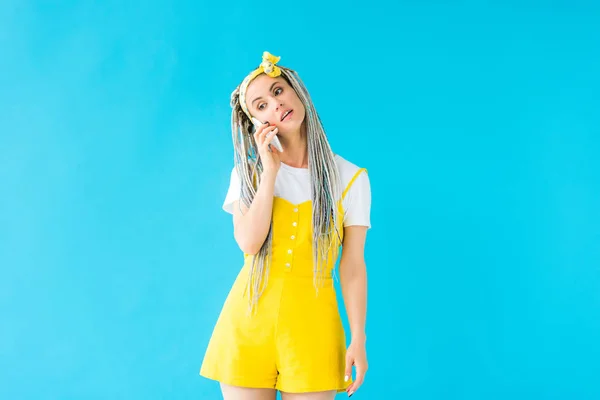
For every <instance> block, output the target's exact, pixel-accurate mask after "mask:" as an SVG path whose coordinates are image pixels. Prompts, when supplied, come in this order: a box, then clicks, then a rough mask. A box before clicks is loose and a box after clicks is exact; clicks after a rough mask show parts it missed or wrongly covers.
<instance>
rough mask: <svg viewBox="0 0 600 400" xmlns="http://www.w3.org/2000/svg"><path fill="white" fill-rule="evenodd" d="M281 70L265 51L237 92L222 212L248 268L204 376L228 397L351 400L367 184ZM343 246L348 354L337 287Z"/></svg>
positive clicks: (292, 76)
mask: <svg viewBox="0 0 600 400" xmlns="http://www.w3.org/2000/svg"><path fill="white" fill-rule="evenodd" d="M278 62H279V57H274V56H272V55H271V54H269V53H268V52H265V53H264V55H263V62H262V63H261V64H260V66H259V67H258V68H257V69H255V70H254V71H252V72H251V73H250V74H249V75H248V76H247V77H246V78H245V79H244V80H243V81H242V83H241V84H240V86H238V88H236V90H235V91H234V92H233V93H232V96H231V106H232V108H233V111H232V119H231V126H232V133H233V144H234V147H235V167H234V168H233V171H232V173H231V181H230V187H229V191H228V193H227V196H226V199H225V203H224V205H223V208H224V209H225V210H226V211H228V212H229V213H232V214H233V226H234V237H235V240H236V241H237V243H238V245H239V247H240V248H241V250H242V251H243V252H244V265H243V267H242V269H241V271H240V273H239V275H238V277H237V279H236V280H235V282H234V284H233V287H232V288H231V291H230V293H229V295H228V297H227V300H226V301H225V304H224V306H223V309H222V311H221V314H220V316H219V319H218V321H217V324H216V326H215V328H214V331H213V335H212V337H211V340H210V342H209V345H208V348H207V351H206V354H205V357H204V361H203V363H202V367H201V369H200V375H202V376H204V377H207V378H210V379H214V380H217V381H219V382H220V383H221V390H222V393H223V397H224V399H225V400H275V398H276V393H277V391H280V392H281V397H282V400H329V399H333V398H334V397H335V395H336V393H338V392H343V391H346V392H347V394H348V396H351V395H352V394H353V393H354V392H355V391H356V390H357V389H358V388H359V387H360V385H361V384H362V382H363V379H364V376H365V372H366V371H367V356H366V350H365V342H366V335H365V320H366V293H367V278H366V265H365V260H364V247H365V239H366V233H367V229H369V228H370V207H371V191H370V184H369V179H368V176H367V174H366V170H364V169H361V168H358V167H357V166H356V165H354V164H352V163H350V162H349V161H347V160H345V159H343V158H342V157H340V156H339V155H336V154H334V153H333V152H332V150H331V147H330V146H329V143H328V141H327V137H326V136H325V132H324V130H323V126H322V125H321V121H320V119H319V116H318V114H317V112H316V111H315V108H314V105H313V103H312V101H311V99H310V96H309V94H308V92H307V90H306V88H305V87H304V84H303V83H302V81H301V80H300V78H299V76H298V75H297V73H296V72H295V71H292V70H290V69H288V68H284V67H281V66H278V65H277V63H278ZM252 118H254V119H256V128H255V127H254V126H253V122H252ZM275 137H277V138H278V139H279V142H280V144H281V146H282V148H283V151H281V152H280V151H279V150H277V147H276V145H275V142H274V138H275ZM340 246H341V249H342V255H341V259H340V264H339V275H340V282H341V287H342V292H343V297H344V303H345V306H346V311H347V314H348V319H349V323H350V330H351V340H350V345H349V347H348V348H347V349H346V336H345V332H344V329H343V326H342V321H341V317H340V314H339V311H338V303H337V299H336V294H335V289H334V285H333V278H334V276H335V262H336V260H337V258H338V255H339V249H340ZM352 366H354V368H355V375H356V377H355V379H354V380H353V379H352Z"/></svg>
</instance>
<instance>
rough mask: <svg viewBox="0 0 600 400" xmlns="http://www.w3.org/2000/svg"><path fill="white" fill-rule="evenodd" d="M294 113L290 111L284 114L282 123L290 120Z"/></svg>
mask: <svg viewBox="0 0 600 400" xmlns="http://www.w3.org/2000/svg"><path fill="white" fill-rule="evenodd" d="M293 113H294V110H288V111H286V112H285V113H283V115H282V116H281V121H282V122H283V121H286V120H288V119H290V117H291V115H292V114H293Z"/></svg>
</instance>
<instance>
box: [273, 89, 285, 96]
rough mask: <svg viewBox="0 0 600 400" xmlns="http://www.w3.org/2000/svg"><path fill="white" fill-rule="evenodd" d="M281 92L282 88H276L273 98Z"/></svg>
mask: <svg viewBox="0 0 600 400" xmlns="http://www.w3.org/2000/svg"><path fill="white" fill-rule="evenodd" d="M281 92H283V89H282V88H277V89H275V96H277V95H278V94H280V93H281Z"/></svg>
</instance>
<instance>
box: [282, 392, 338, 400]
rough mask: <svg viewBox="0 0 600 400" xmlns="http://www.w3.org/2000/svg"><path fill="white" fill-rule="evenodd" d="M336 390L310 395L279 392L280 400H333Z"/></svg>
mask: <svg viewBox="0 0 600 400" xmlns="http://www.w3.org/2000/svg"><path fill="white" fill-rule="evenodd" d="M336 394H337V390H328V391H327V392H312V393H286V392H281V400H333V398H334V397H335V395H336Z"/></svg>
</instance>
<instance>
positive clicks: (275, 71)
mask: <svg viewBox="0 0 600 400" xmlns="http://www.w3.org/2000/svg"><path fill="white" fill-rule="evenodd" d="M262 59H263V60H262V62H261V63H260V65H259V66H258V68H256V69H255V70H254V71H252V72H250V74H249V75H248V76H247V77H246V78H244V80H243V81H242V84H241V85H240V106H241V107H242V110H244V113H246V115H247V116H248V118H252V116H251V115H250V112H249V111H248V107H246V90H247V89H248V85H250V82H252V81H253V80H254V78H256V77H257V76H259V75H260V74H262V73H265V74H267V75H269V76H270V77H271V78H276V77H278V76H279V75H281V69H280V68H279V67H278V66H277V65H276V64H277V63H278V62H279V60H280V59H281V57H276V56H274V55H272V54H271V53H269V52H268V51H265V52H264V53H263V57H262Z"/></svg>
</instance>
